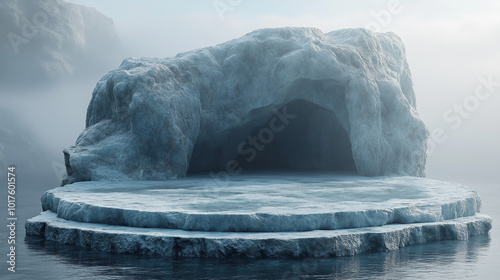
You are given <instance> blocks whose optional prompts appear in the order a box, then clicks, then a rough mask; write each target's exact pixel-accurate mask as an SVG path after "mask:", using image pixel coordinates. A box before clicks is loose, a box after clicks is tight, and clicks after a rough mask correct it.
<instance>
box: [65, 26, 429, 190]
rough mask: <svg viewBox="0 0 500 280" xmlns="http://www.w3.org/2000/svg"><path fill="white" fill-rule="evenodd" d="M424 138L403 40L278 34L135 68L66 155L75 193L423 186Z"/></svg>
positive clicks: (111, 88) (97, 102) (102, 85)
mask: <svg viewBox="0 0 500 280" xmlns="http://www.w3.org/2000/svg"><path fill="white" fill-rule="evenodd" d="M266 126H268V127H266ZM283 126H286V129H282V128H283ZM252 133H256V135H253V134H252ZM249 137H253V138H249ZM427 137H428V132H427V129H426V127H425V125H424V123H423V122H422V120H421V119H420V117H419V116H418V113H417V111H416V102H415V94H414V91H413V83H412V79H411V74H410V70H409V68H408V63H407V61H406V58H405V49H404V46H403V43H402V42H401V40H400V39H399V37H397V36H396V35H395V34H393V33H373V32H371V31H369V30H365V29H343V30H338V31H334V32H330V33H327V34H324V33H323V32H321V31H320V30H318V29H314V28H277V29H263V30H257V31H254V32H251V33H249V34H247V35H245V36H243V37H241V38H238V39H234V40H231V41H229V42H227V43H223V44H220V45H217V46H214V47H208V48H204V49H199V50H194V51H191V52H187V53H182V54H179V55H177V56H176V57H172V58H129V59H126V60H125V61H123V63H122V65H121V66H120V68H118V69H116V70H113V71H111V72H109V73H108V74H107V75H105V76H104V77H103V78H102V79H101V80H100V81H99V82H98V84H97V86H96V88H95V90H94V92H93V94H92V100H91V102H90V105H89V107H88V110H87V121H86V129H85V130H84V131H83V133H82V134H81V135H80V137H79V138H78V140H77V141H76V146H72V147H69V148H67V149H65V151H64V153H65V156H66V165H67V170H68V175H69V178H68V180H67V182H68V183H71V182H77V181H87V180H92V181H95V180H137V179H142V180H163V179H169V178H178V177H183V176H185V175H186V174H187V173H188V172H207V171H212V170H224V169H226V168H228V167H231V168H235V169H238V168H239V167H245V168H248V169H251V168H254V167H256V165H257V167H259V166H262V163H265V164H267V167H269V168H270V169H287V168H296V169H307V168H309V169H327V170H338V171H351V172H356V173H359V174H362V175H371V176H373V175H410V176H424V175H425V162H426V141H427ZM247 139H250V140H252V139H253V141H254V142H253V143H252V141H247ZM270 139H272V141H270ZM246 141H247V142H246ZM270 142H272V143H270ZM264 144H265V149H264V148H262V146H263V145H264ZM257 150H258V152H259V155H258V157H257V159H255V158H256V156H255V155H256V152H257Z"/></svg>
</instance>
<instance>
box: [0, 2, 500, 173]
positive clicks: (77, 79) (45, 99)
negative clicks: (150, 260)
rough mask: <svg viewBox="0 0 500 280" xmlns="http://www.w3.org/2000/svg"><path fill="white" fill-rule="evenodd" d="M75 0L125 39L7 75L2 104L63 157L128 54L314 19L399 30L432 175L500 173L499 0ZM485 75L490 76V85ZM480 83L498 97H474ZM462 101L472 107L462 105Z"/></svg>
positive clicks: (327, 27)
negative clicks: (67, 62)
mask: <svg viewBox="0 0 500 280" xmlns="http://www.w3.org/2000/svg"><path fill="white" fill-rule="evenodd" d="M68 2H70V3H76V4H81V5H84V6H88V7H93V8H95V9H97V10H98V11H99V12H101V13H103V14H104V15H105V16H107V17H109V18H111V19H112V20H113V22H114V27H115V28H116V32H117V35H118V38H119V44H118V45H116V46H114V47H113V48H111V49H106V50H104V49H102V50H101V51H99V52H98V53H99V58H100V59H96V60H93V61H91V63H90V62H89V63H87V65H86V66H85V67H82V68H85V70H84V71H83V70H82V71H75V72H74V73H71V74H70V75H67V76H62V77H60V78H58V79H57V80H56V81H55V82H51V83H47V84H44V83H42V84H40V83H39V81H36V83H35V81H33V83H32V81H31V80H30V79H29V78H26V79H21V80H20V81H17V83H19V84H20V85H19V86H16V85H12V84H9V85H7V84H6V83H4V82H3V81H2V82H0V100H1V105H0V108H4V109H9V110H10V111H11V112H13V114H15V116H16V118H18V119H19V120H21V121H22V122H23V123H25V124H26V126H27V129H29V130H30V131H31V133H32V134H33V135H34V137H35V138H36V139H37V140H38V141H39V142H40V145H41V146H42V147H45V148H46V150H47V152H48V153H49V154H50V155H51V157H53V158H56V159H58V160H57V161H58V162H59V163H61V164H62V163H63V157H62V150H63V148H64V147H67V146H71V145H73V144H74V143H75V140H76V138H77V137H78V135H79V134H80V133H81V132H82V131H83V129H84V128H85V114H86V108H87V106H88V103H89V101H90V99H91V95H92V91H93V89H94V86H95V84H96V82H97V81H98V80H99V79H100V78H101V77H102V76H103V75H105V74H106V72H107V71H109V70H112V69H114V68H117V67H118V66H119V65H120V63H121V61H122V60H123V59H125V58H127V57H137V56H154V57H169V56H174V55H176V54H177V53H180V52H185V51H189V50H192V49H196V48H201V47H206V46H210V45H215V44H218V43H222V42H225V41H227V40H231V39H233V38H237V37H239V36H242V35H244V34H246V33H248V32H250V31H252V30H255V29H259V28H268V27H282V26H307V27H317V28H319V29H321V30H322V31H323V32H329V31H333V30H336V29H340V28H353V27H354V28H356V27H369V28H370V29H372V30H374V31H380V32H394V33H396V34H397V35H398V36H400V37H401V39H402V40H403V42H404V44H405V46H406V55H407V59H408V62H409V64H410V69H411V71H412V76H413V81H414V89H415V92H416V96H417V108H418V111H419V114H420V116H421V117H422V119H423V120H424V122H425V123H426V124H427V126H428V128H429V131H430V132H431V140H430V141H432V142H433V143H431V145H433V146H432V147H433V148H432V150H430V151H429V156H428V165H427V175H428V177H431V178H436V179H448V180H452V181H464V182H495V181H494V176H495V175H496V174H495V173H496V172H497V171H498V166H500V149H499V148H498V146H497V145H498V143H500V131H499V125H498V121H499V120H500V111H499V110H498V109H497V108H499V107H500V84H499V83H500V69H499V68H498V65H500V53H499V52H498V47H499V46H500V36H499V35H498V34H499V33H498V31H499V29H500V18H498V16H497V15H498V13H499V12H500V3H497V2H496V1H481V2H480V3H474V2H472V1H470V2H467V3H463V2H460V3H457V2H456V1H440V2H439V3H436V2H435V1H411V2H406V1H404V2H403V1H401V2H399V1H370V3H363V4H361V3H352V1H351V2H348V1H314V2H311V1H273V2H272V3H269V2H268V1H267V2H266V1H244V0H242V1H225V0H220V1H212V0H207V1H197V2H195V3H196V4H194V3H193V2H189V3H186V1H153V0H150V1H130V0H128V1H117V0H111V1H96V0H87V1H86V0H72V1H68ZM283 7H286V8H283ZM108 39H109V38H104V37H101V38H100V40H108ZM27 45H28V46H33V45H30V43H28V44H27ZM90 53H93V54H96V52H95V50H94V52H90ZM17 55H18V56H22V55H23V53H22V52H21V53H19V54H17ZM104 58H106V59H104ZM16 63H17V62H16ZM2 79H3V78H2ZM484 80H486V81H488V80H489V81H490V89H488V88H487V87H486V86H485V85H484V82H482V81H484ZM0 81H1V80H0ZM497 81H498V82H497ZM478 87H482V89H481V90H480V91H481V92H482V93H484V95H486V94H487V93H489V96H488V97H485V98H482V99H478V98H477V97H476V98H474V96H475V93H476V91H477V89H478ZM488 90H489V91H488ZM476 101H477V102H476ZM457 106H461V107H462V108H465V109H464V110H465V111H462V112H459V111H458V110H457V109H456V108H457ZM467 108H468V109H467ZM450 110H451V113H450ZM444 115H447V116H448V117H445V116H444Z"/></svg>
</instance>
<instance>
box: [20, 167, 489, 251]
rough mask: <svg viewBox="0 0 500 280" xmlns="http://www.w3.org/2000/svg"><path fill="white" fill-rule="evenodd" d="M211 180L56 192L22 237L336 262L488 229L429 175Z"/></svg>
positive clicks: (464, 200) (470, 202) (455, 190)
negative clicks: (218, 182)
mask: <svg viewBox="0 0 500 280" xmlns="http://www.w3.org/2000/svg"><path fill="white" fill-rule="evenodd" d="M211 180H212V179H210V178H206V177H190V178H184V179H178V180H168V181H149V182H147V181H131V182H123V181H114V182H104V181H103V182H78V183H74V184H72V185H70V186H65V187H59V188H56V189H54V190H50V191H48V192H47V193H46V194H45V195H44V196H43V198H42V204H43V208H44V210H45V211H44V212H42V213H41V214H40V215H39V216H37V217H34V218H32V219H30V220H28V221H27V223H26V232H27V235H29V236H41V237H43V238H45V239H47V240H53V241H56V242H59V243H65V244H73V245H78V246H82V247H86V248H91V249H94V250H99V251H106V252H115V253H139V254H160V255H166V256H184V257H210V258H224V257H237V256H239V257H250V258H258V257H334V256H350V255H355V254H358V253H361V252H366V251H387V250H395V249H398V248H401V247H405V246H408V245H412V244H420V243H425V242H432V241H441V240H467V239H468V238H469V237H470V236H474V235H481V234H486V233H487V232H488V231H489V230H490V229H491V223H492V220H491V218H490V217H488V216H487V215H482V214H479V213H478V212H479V210H480V209H479V208H480V200H479V197H478V195H477V194H476V193H475V192H474V191H473V190H471V189H469V188H467V187H464V186H461V185H459V184H453V183H446V182H439V181H435V180H429V179H425V178H415V177H376V178H373V177H371V178H367V177H362V176H352V177H345V176H332V175H331V174H329V175H321V174H310V175H306V174H295V175H290V174H286V176H285V175H283V174H282V175H276V174H275V175H265V176H264V175H240V176H235V177H234V178H233V180H231V182H230V184H228V185H227V186H214V188H211V187H209V188H208V189H206V187H207V184H210V182H211ZM212 181H213V180H212Z"/></svg>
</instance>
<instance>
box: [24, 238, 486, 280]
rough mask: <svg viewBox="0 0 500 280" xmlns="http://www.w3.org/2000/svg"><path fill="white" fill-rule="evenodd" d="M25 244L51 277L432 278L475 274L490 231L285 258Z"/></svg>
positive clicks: (28, 241)
mask: <svg viewBox="0 0 500 280" xmlns="http://www.w3.org/2000/svg"><path fill="white" fill-rule="evenodd" d="M25 244H26V246H27V251H28V252H27V253H28V254H27V255H29V256H30V257H31V258H32V259H33V261H35V262H37V261H39V262H42V263H44V265H47V266H50V263H58V267H59V269H60V270H59V271H57V270H50V273H53V274H54V275H52V277H53V278H54V279H59V278H63V277H64V278H65V277H72V276H78V279H95V277H96V275H99V276H100V278H103V279H214V278H216V279H353V278H355V279H401V278H402V277H410V278H426V279H431V278H440V277H447V278H464V277H473V276H475V274H474V273H475V272H474V269H473V268H474V266H475V265H476V263H477V262H478V261H479V260H480V259H481V258H482V257H484V256H485V255H486V254H487V251H488V250H487V249H488V247H489V245H490V237H489V236H477V237H472V238H471V239H469V240H468V241H445V242H438V243H430V244H424V245H416V246H409V247H407V248H403V249H401V250H398V251H393V252H383V253H366V254H361V255H358V256H355V257H344V258H323V259H311V258H310V259H286V260H283V259H265V260H248V259H225V260H210V259H187V258H170V257H161V256H138V255H119V254H110V253H103V252H95V251H91V250H85V249H81V248H79V247H76V246H70V245H62V244H58V243H55V242H52V241H46V240H43V239H41V238H34V237H28V238H26V239H25ZM47 262H49V263H47ZM40 265H41V264H40ZM68 271H71V272H68ZM68 273H71V275H68ZM57 276H60V277H57Z"/></svg>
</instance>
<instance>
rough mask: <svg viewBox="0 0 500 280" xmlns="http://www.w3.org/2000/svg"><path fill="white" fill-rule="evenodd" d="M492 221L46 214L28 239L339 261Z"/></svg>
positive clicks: (468, 232) (462, 236) (467, 232)
mask: <svg viewBox="0 0 500 280" xmlns="http://www.w3.org/2000/svg"><path fill="white" fill-rule="evenodd" d="M491 222H492V219H491V218H490V217H488V216H486V215H482V214H477V215H475V216H471V217H463V218H457V219H453V220H448V221H444V222H433V223H418V224H392V225H385V226H379V227H365V228H356V229H341V230H314V231H306V232H261V233H257V232H200V231H184V230H175V229H159V228H137V227H125V226H112V225H104V224H93V223H79V222H74V221H68V220H64V219H61V218H57V216H56V214H55V213H53V212H51V211H45V212H42V213H41V214H40V215H39V216H37V217H34V218H32V219H30V220H28V222H27V223H26V232H27V235H36V236H41V237H44V238H45V239H47V240H52V241H56V242H60V243H64V244H71V245H77V246H82V247H87V248H91V249H94V250H99V251H105V252H113V253H132V254H159V255H166V256H182V257H206V258H225V257H248V258H265V257H280V258H282V257H339V256H352V255H356V254H358V253H362V252H377V251H389V250H396V249H399V248H401V247H405V246H408V245H413V244H421V243H426V242H434V241H442V240H467V239H468V238H469V237H470V236H473V235H481V234H485V233H487V232H488V231H489V230H490V229H491Z"/></svg>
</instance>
